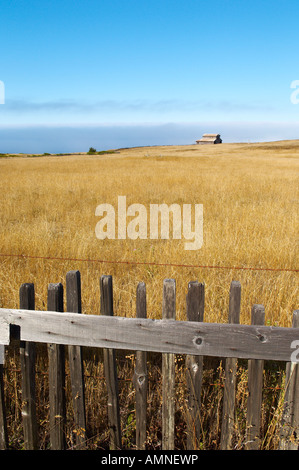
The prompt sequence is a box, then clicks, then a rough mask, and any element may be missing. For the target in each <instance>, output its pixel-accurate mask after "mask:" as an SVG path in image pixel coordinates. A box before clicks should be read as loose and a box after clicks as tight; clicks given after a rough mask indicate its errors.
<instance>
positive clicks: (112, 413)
mask: <svg viewBox="0 0 299 470" xmlns="http://www.w3.org/2000/svg"><path fill="white" fill-rule="evenodd" d="M100 289H101V314H102V315H106V316H109V317H112V316H113V285H112V276H101V279H100ZM103 355H104V373H105V378H106V385H107V393H108V426H109V430H110V449H111V450H118V449H121V426H120V412H119V397H118V379H117V368H116V359H115V351H114V350H113V349H106V348H105V349H104V350H103Z"/></svg>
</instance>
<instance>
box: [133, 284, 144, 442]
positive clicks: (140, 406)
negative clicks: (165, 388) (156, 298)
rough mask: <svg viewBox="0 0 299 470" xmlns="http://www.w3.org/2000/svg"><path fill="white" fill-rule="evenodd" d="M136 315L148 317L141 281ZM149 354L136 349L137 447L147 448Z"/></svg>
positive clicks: (134, 377) (138, 289) (134, 382)
mask: <svg viewBox="0 0 299 470" xmlns="http://www.w3.org/2000/svg"><path fill="white" fill-rule="evenodd" d="M136 316H137V318H146V287H145V284H144V282H140V283H139V284H138V286H137V292H136ZM146 359H147V354H146V352H145V351H136V366H135V371H134V376H133V384H134V387H135V391H136V392H135V393H136V447H137V450H144V449H145V441H146V410H147V365H146Z"/></svg>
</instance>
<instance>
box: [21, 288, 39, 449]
mask: <svg viewBox="0 0 299 470" xmlns="http://www.w3.org/2000/svg"><path fill="white" fill-rule="evenodd" d="M19 295H20V308H21V309H25V310H34V309H35V294H34V284H31V283H25V284H22V285H21V287H20V291H19ZM35 360H36V346H35V343H31V342H25V341H21V342H20V363H21V373H22V418H23V428H24V447H25V449H26V450H37V449H38V428H37V418H36V401H35Z"/></svg>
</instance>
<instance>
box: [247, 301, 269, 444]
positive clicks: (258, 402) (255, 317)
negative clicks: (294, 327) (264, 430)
mask: <svg viewBox="0 0 299 470" xmlns="http://www.w3.org/2000/svg"><path fill="white" fill-rule="evenodd" d="M264 323H265V309H264V307H263V305H257V304H256V305H253V307H252V312H251V324H252V325H264ZM265 340H266V338H264V337H263V336H262V337H261V342H263V341H265ZM263 373H264V361H263V360H261V359H254V360H250V361H248V401H247V425H246V430H247V434H246V443H245V448H246V449H247V450H258V449H259V448H260V425H261V411H262V394H263Z"/></svg>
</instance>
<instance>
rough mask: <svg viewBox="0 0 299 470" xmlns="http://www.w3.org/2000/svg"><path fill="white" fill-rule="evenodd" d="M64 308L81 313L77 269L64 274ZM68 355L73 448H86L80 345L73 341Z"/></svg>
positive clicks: (79, 283)
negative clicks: (73, 424) (71, 399)
mask: <svg viewBox="0 0 299 470" xmlns="http://www.w3.org/2000/svg"><path fill="white" fill-rule="evenodd" d="M66 308H67V311H68V312H75V313H77V314H78V313H80V314H81V313H82V307H81V276H80V272H79V271H69V272H68V273H67V275H66ZM61 315H62V314H61ZM76 317H83V315H76ZM63 344H72V343H63ZM68 356H69V367H70V376H71V386H72V397H73V408H74V419H75V429H74V432H75V434H76V447H75V448H76V450H82V449H85V448H86V414H85V390H84V370H83V355H82V348H81V345H79V344H77V343H76V342H74V343H73V345H70V346H69V348H68Z"/></svg>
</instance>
